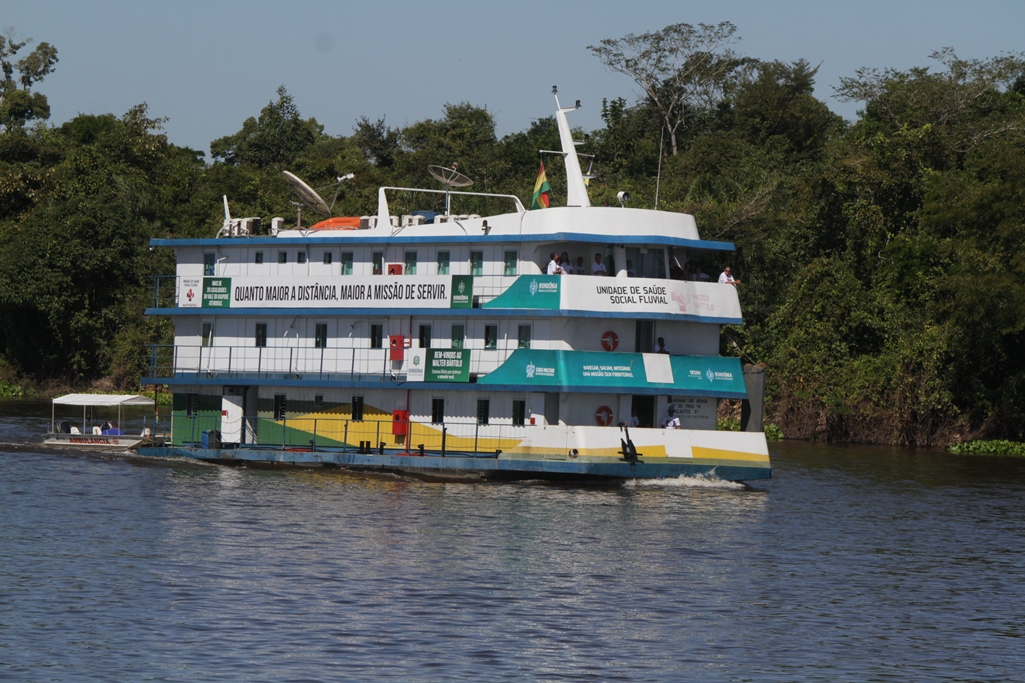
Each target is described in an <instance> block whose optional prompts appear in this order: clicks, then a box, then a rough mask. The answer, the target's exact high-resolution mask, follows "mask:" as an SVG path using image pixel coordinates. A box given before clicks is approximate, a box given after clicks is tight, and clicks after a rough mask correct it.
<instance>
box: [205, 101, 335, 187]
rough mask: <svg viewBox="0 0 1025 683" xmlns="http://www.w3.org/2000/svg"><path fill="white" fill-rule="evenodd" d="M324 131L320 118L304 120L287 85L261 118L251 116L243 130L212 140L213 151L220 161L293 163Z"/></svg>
mask: <svg viewBox="0 0 1025 683" xmlns="http://www.w3.org/2000/svg"><path fill="white" fill-rule="evenodd" d="M322 134H323V126H321V125H320V124H318V123H317V121H316V119H305V120H304V119H303V118H302V117H301V116H300V114H299V108H298V107H297V106H296V104H295V100H294V99H292V96H291V95H289V94H288V91H287V90H286V89H285V86H281V87H279V88H278V99H277V101H276V102H269V103H268V104H267V106H266V107H264V108H263V110H262V111H261V112H260V116H259V117H258V118H251V117H250V118H248V119H246V120H245V123H243V124H242V130H240V131H239V132H237V133H235V134H233V135H228V136H225V137H223V138H218V139H217V140H214V141H213V142H212V143H210V154H211V156H212V157H213V158H214V159H215V160H218V161H223V162H224V163H226V164H234V165H251V166H257V167H260V168H266V167H270V166H281V165H283V164H290V163H292V162H294V161H295V160H296V159H298V158H299V157H300V156H302V154H303V153H304V152H306V150H307V149H309V147H310V146H311V145H312V144H313V143H314V142H315V141H316V140H317V138H318V137H319V136H320V135H322Z"/></svg>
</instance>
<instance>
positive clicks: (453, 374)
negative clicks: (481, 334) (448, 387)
mask: <svg viewBox="0 0 1025 683" xmlns="http://www.w3.org/2000/svg"><path fill="white" fill-rule="evenodd" d="M406 381H407V382H469V381H470V349H414V350H412V351H411V352H410V354H409V360H408V361H407V362H406Z"/></svg>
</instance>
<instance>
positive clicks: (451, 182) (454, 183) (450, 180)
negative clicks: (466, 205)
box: [427, 164, 473, 187]
mask: <svg viewBox="0 0 1025 683" xmlns="http://www.w3.org/2000/svg"><path fill="white" fill-rule="evenodd" d="M427 172H428V173H430V174H431V175H432V176H434V177H435V178H437V179H438V180H440V181H441V184H442V185H444V186H445V187H469V186H470V185H473V181H472V180H470V179H469V178H468V177H467V176H465V175H463V174H462V173H460V172H459V171H457V170H456V165H455V164H452V168H445V167H444V166H428V167H427Z"/></svg>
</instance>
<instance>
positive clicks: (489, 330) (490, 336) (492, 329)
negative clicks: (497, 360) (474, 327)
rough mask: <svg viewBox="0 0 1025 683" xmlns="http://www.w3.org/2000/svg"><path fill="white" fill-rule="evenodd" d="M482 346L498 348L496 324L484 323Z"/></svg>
mask: <svg viewBox="0 0 1025 683" xmlns="http://www.w3.org/2000/svg"><path fill="white" fill-rule="evenodd" d="M484 348H485V349H497V348H498V325H485V326H484Z"/></svg>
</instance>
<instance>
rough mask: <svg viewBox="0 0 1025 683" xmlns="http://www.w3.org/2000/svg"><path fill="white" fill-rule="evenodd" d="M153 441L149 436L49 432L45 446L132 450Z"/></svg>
mask: <svg viewBox="0 0 1025 683" xmlns="http://www.w3.org/2000/svg"><path fill="white" fill-rule="evenodd" d="M151 441H152V439H150V438H149V437H143V436H129V435H127V434H122V435H118V436H113V435H107V434H103V435H100V434H63V433H59V434H47V435H46V437H45V438H44V439H43V445H44V446H50V447H51V448H82V449H94V450H110V449H125V450H131V449H135V448H138V447H139V446H142V445H145V444H148V443H150V442H151Z"/></svg>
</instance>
